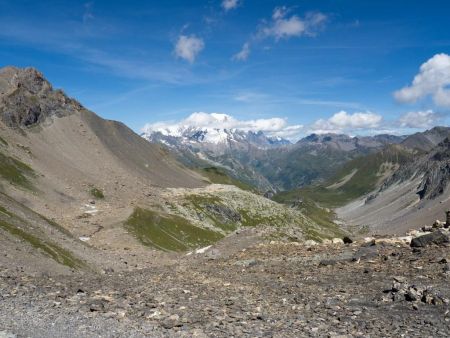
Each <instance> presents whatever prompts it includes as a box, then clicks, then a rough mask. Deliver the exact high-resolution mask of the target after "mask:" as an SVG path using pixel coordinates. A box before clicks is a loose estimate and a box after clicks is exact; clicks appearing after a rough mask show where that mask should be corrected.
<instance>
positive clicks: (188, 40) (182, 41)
mask: <svg viewBox="0 0 450 338" xmlns="http://www.w3.org/2000/svg"><path fill="white" fill-rule="evenodd" d="M204 47H205V43H204V42H203V40H202V39H200V38H198V37H196V36H195V35H190V36H187V35H180V37H179V38H178V41H177V43H176V44H175V55H176V56H177V57H179V58H182V59H185V60H187V61H189V62H190V63H193V62H194V61H195V58H196V57H197V55H198V54H199V53H200V52H201V51H202V49H203V48H204Z"/></svg>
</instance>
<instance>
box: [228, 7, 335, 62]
mask: <svg viewBox="0 0 450 338" xmlns="http://www.w3.org/2000/svg"><path fill="white" fill-rule="evenodd" d="M289 13H290V10H289V9H288V8H287V7H284V6H283V7H276V8H275V9H274V10H273V12H272V17H271V19H270V20H264V21H262V23H261V25H260V26H259V27H258V29H257V32H256V34H254V35H253V36H252V37H251V38H250V39H249V41H247V42H246V43H245V44H244V45H243V46H242V49H241V50H240V51H239V52H237V53H236V54H235V55H233V60H237V61H245V60H247V59H248V57H249V55H250V44H252V45H253V44H256V43H258V42H260V41H261V40H265V39H267V38H273V39H275V41H279V40H281V39H288V38H291V37H301V36H315V35H316V34H317V33H318V32H319V31H320V30H321V29H322V28H323V27H324V26H325V23H326V21H327V19H328V17H327V16H326V15H325V14H323V13H321V12H310V13H307V14H306V15H305V16H304V17H303V18H300V17H299V16H297V15H295V14H293V15H290V14H289Z"/></svg>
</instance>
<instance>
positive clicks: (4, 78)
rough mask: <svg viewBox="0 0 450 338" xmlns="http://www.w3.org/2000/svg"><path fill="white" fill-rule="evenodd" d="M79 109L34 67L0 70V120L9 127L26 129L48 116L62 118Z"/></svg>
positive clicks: (76, 103) (78, 106)
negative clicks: (53, 87)
mask: <svg viewBox="0 0 450 338" xmlns="http://www.w3.org/2000/svg"><path fill="white" fill-rule="evenodd" d="M81 108H82V106H81V105H80V104H79V103H78V102H76V101H74V100H72V99H69V98H68V97H67V96H66V95H65V94H64V93H63V92H62V91H60V90H53V89H52V86H51V84H50V83H49V82H48V81H47V80H46V79H45V78H44V76H43V75H42V74H41V73H40V72H38V71H37V70H36V69H34V68H25V69H19V68H14V67H6V68H2V69H0V119H1V120H2V121H3V122H4V123H5V124H6V125H7V126H9V127H28V126H32V125H34V124H37V123H40V122H43V121H44V120H45V119H46V118H47V117H49V116H54V115H55V116H58V117H61V116H65V115H68V114H71V113H74V112H75V111H76V110H77V109H81Z"/></svg>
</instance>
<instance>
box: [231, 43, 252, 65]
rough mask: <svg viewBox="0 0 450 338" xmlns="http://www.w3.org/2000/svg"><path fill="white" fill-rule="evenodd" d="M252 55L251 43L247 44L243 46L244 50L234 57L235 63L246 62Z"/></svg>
mask: <svg viewBox="0 0 450 338" xmlns="http://www.w3.org/2000/svg"><path fill="white" fill-rule="evenodd" d="M249 55H250V43H248V42H246V43H244V45H243V46H242V49H241V50H240V51H239V52H238V53H236V54H234V55H233V60H235V61H245V60H247V59H248V57H249Z"/></svg>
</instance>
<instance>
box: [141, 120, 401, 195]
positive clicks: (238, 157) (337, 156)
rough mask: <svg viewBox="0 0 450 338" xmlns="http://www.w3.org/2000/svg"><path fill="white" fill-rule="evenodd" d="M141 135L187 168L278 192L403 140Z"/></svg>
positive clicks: (182, 132) (187, 130)
mask: <svg viewBox="0 0 450 338" xmlns="http://www.w3.org/2000/svg"><path fill="white" fill-rule="evenodd" d="M142 136H143V137H144V138H145V139H147V140H148V141H150V142H156V143H160V144H164V145H166V146H167V147H169V149H170V150H171V151H172V152H173V153H174V154H175V155H176V156H177V157H178V158H179V159H180V160H181V161H182V162H183V163H185V164H187V165H190V166H193V167H196V166H199V167H204V166H211V165H212V166H218V167H221V168H223V169H224V170H226V171H227V172H228V173H229V174H230V175H231V176H233V177H235V178H236V179H240V180H243V181H245V182H247V183H250V184H253V185H255V186H257V187H259V188H260V189H263V190H265V189H267V190H274V191H278V190H289V189H293V188H295V187H299V186H305V185H309V184H311V183H313V182H316V181H320V180H323V179H325V178H327V177H329V176H330V175H332V174H333V173H334V172H335V170H336V168H337V167H339V166H340V165H342V164H344V163H345V162H346V161H348V160H351V159H352V158H355V157H357V156H360V155H363V154H367V153H370V152H373V151H376V150H379V149H381V148H382V147H384V146H386V145H388V144H396V143H399V142H401V141H402V140H403V139H404V137H399V136H393V135H376V136H364V137H350V136H347V135H339V134H325V135H317V134H312V135H309V136H307V137H305V138H303V139H301V140H300V141H298V142H297V143H295V144H292V143H291V142H290V141H288V140H286V139H283V138H279V137H269V136H266V135H265V134H264V133H263V132H262V131H258V132H252V131H242V130H238V129H231V130H230V129H217V128H199V127H192V126H184V127H181V128H179V129H176V130H168V129H162V130H156V131H152V132H147V133H143V134H142Z"/></svg>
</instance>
